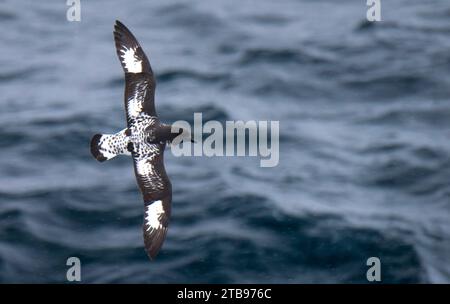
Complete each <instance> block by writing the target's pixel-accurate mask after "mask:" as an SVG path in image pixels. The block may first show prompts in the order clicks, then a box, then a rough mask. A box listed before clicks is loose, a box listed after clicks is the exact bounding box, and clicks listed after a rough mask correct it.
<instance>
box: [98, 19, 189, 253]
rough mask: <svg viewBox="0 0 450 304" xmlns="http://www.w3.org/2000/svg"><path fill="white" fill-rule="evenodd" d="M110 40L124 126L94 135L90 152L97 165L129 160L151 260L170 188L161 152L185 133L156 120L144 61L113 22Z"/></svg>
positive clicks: (166, 212)
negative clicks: (120, 73) (121, 85)
mask: <svg viewBox="0 0 450 304" xmlns="http://www.w3.org/2000/svg"><path fill="white" fill-rule="evenodd" d="M114 40H115V44H116V51H117V55H118V56H119V60H120V63H121V64H122V67H123V70H124V72H125V111H126V119H127V128H125V129H124V130H122V131H120V132H118V133H116V134H96V135H94V137H93V138H92V140H91V153H92V155H93V156H94V157H95V158H96V159H97V160H98V161H100V162H103V161H105V160H108V159H111V158H113V157H115V156H117V155H120V154H124V155H131V156H132V157H133V163H134V173H135V175H136V179H137V183H138V186H139V188H140V190H141V192H142V195H143V199H144V207H145V210H144V224H143V232H144V244H145V250H146V252H147V254H148V256H149V257H150V259H153V258H155V256H156V255H157V254H158V252H159V250H160V248H161V246H162V244H163V242H164V239H165V236H166V233H167V226H168V224H169V218H170V210H171V201H172V185H171V183H170V180H169V178H168V176H167V174H166V170H165V169H164V149H165V146H166V144H167V143H168V142H171V141H172V140H173V139H174V138H175V137H177V136H178V135H181V134H183V136H186V135H188V134H189V133H188V131H187V130H180V131H179V132H178V133H172V132H171V125H167V124H163V123H161V122H160V120H159V118H158V115H157V114H156V110H155V103H154V98H155V86H156V83H155V78H154V76H153V71H152V68H151V66H150V62H149V61H148V59H147V56H146V55H145V53H144V51H143V50H142V47H141V46H140V45H139V42H138V41H137V40H136V38H135V37H134V36H133V34H132V33H131V32H130V30H128V29H127V28H126V27H125V25H123V24H122V23H121V22H119V21H116V24H115V26H114ZM183 132H185V133H183ZM188 136H189V137H190V134H189V135H188Z"/></svg>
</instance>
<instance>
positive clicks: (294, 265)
mask: <svg viewBox="0 0 450 304" xmlns="http://www.w3.org/2000/svg"><path fill="white" fill-rule="evenodd" d="M381 3H382V19H383V21H382V22H379V23H369V22H367V21H365V20H366V19H365V16H366V10H367V6H366V5H365V1H356V0H353V1H350V0H346V1H344V0H341V1H333V0H321V1H312V0H310V1H307V0H282V1H277V2H276V3H275V1H256V0H239V1H238V0H218V1H193V0H189V1H187V0H186V1H162V0H159V1H134V2H127V3H126V4H125V2H124V1H116V0H114V1H112V0H108V1H106V0H102V1H85V0H81V22H68V21H67V20H66V10H67V8H68V6H66V4H65V1H45V3H44V1H12V0H6V1H5V0H4V1H0V26H1V35H0V45H1V46H0V67H1V68H0V92H1V97H0V100H1V105H2V110H1V111H0V151H1V157H0V282H2V283H12V282H19V283H20V282H27V283H34V282H39V283H44V282H67V281H66V271H67V269H68V266H66V260H67V258H68V257H71V256H75V257H78V258H80V260H81V276H82V282H83V283H130V282H141V283H166V282H167V283H367V280H366V271H367V269H368V266H366V260H367V259H368V258H369V257H379V258H380V261H381V277H382V282H384V283H442V282H447V283H448V282H450V157H449V155H450V2H449V1H445V0H430V1H419V0H414V1H412V0H397V1H386V0H381ZM116 19H118V20H120V21H122V22H123V23H124V24H126V25H127V26H128V27H129V28H130V29H131V30H132V31H133V33H134V34H135V35H136V36H137V38H138V39H139V40H140V42H141V44H142V46H143V48H144V50H145V51H146V53H147V55H148V56H149V58H150V61H151V63H152V66H153V69H154V71H155V73H156V76H157V83H158V86H157V92H156V105H157V110H158V113H159V115H160V117H161V119H162V120H164V121H167V122H173V121H175V120H179V119H184V120H189V121H192V118H193V116H192V115H193V112H202V113H203V118H204V120H208V119H215V120H219V121H222V122H223V121H226V120H239V119H242V120H276V121H279V122H280V162H279V165H278V166H276V167H273V168H261V167H260V166H259V159H258V158H255V157H253V158H249V157H213V158H207V157H181V158H179V157H174V156H173V155H172V154H171V153H170V151H166V160H165V162H166V169H167V171H168V174H169V176H170V178H171V180H172V185H173V209H172V219H171V223H170V228H169V232H168V235H167V238H166V242H165V244H164V246H163V248H162V250H161V252H160V254H159V256H158V257H157V259H156V260H155V261H152V262H151V261H149V260H148V258H147V256H146V254H145V252H144V249H143V240H142V231H141V229H142V228H141V225H142V217H143V203H142V199H141V195H140V193H139V191H138V189H137V186H136V181H135V178H134V174H133V169H132V162H131V160H130V159H129V158H127V157H118V158H117V159H114V160H111V161H108V162H105V163H98V162H96V161H95V160H94V159H93V158H92V157H91V155H90V152H89V141H90V138H91V136H92V135H93V134H95V133H97V132H103V133H111V132H115V131H118V130H120V129H121V128H123V127H124V126H125V119H124V109H123V85H124V84H123V74H122V70H121V68H120V65H119V62H118V59H117V58H116V54H115V49H114V43H113V39H112V28H113V24H114V21H115V20H116Z"/></svg>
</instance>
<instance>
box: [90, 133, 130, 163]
mask: <svg viewBox="0 0 450 304" xmlns="http://www.w3.org/2000/svg"><path fill="white" fill-rule="evenodd" d="M128 143H129V137H128V136H127V135H126V130H122V131H120V132H118V133H116V134H95V135H94V136H93V137H92V139H91V154H92V156H94V158H95V159H96V160H98V161H99V162H104V161H105V160H108V159H111V158H114V157H116V156H117V155H119V154H130V152H128V150H127V145H128Z"/></svg>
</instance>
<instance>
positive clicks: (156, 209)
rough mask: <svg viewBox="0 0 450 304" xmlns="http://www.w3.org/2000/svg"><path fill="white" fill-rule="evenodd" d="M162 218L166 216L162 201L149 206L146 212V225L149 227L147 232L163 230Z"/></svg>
mask: <svg viewBox="0 0 450 304" xmlns="http://www.w3.org/2000/svg"><path fill="white" fill-rule="evenodd" d="M162 216H164V209H163V205H162V201H160V200H159V201H155V202H154V203H152V204H151V205H148V206H147V210H146V211H145V223H146V224H147V226H148V228H147V231H150V230H151V229H161V228H163V227H162V225H161V217H162Z"/></svg>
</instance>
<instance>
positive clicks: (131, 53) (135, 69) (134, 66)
mask: <svg viewBox="0 0 450 304" xmlns="http://www.w3.org/2000/svg"><path fill="white" fill-rule="evenodd" d="M120 52H121V55H120V57H121V59H122V62H123V64H124V65H125V69H126V70H127V72H128V73H141V72H142V60H139V58H138V57H137V56H136V49H134V48H129V49H128V48H126V47H125V46H123V49H121V50H120Z"/></svg>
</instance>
